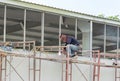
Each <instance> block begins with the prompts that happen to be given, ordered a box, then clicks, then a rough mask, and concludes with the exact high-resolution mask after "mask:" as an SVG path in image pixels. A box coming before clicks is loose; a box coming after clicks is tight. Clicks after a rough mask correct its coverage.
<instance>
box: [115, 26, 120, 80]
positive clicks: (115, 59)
mask: <svg viewBox="0 0 120 81" xmlns="http://www.w3.org/2000/svg"><path fill="white" fill-rule="evenodd" d="M118 54H119V27H117V56H116V59H115V60H116V63H118ZM117 74H118V72H117V67H116V66H115V81H117V77H118V76H117Z"/></svg>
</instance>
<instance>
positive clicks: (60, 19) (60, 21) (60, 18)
mask: <svg viewBox="0 0 120 81" xmlns="http://www.w3.org/2000/svg"><path fill="white" fill-rule="evenodd" d="M61 24H62V16H61V15H60V17H59V36H60V35H61ZM59 46H61V40H60V37H59ZM60 50H61V48H59V51H60Z"/></svg>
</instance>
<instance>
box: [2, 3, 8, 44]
mask: <svg viewBox="0 0 120 81" xmlns="http://www.w3.org/2000/svg"><path fill="white" fill-rule="evenodd" d="M6 12H7V6H6V5H5V8H4V37H3V42H6V20H7V17H6Z"/></svg>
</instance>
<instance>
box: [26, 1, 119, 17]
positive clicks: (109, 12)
mask: <svg viewBox="0 0 120 81" xmlns="http://www.w3.org/2000/svg"><path fill="white" fill-rule="evenodd" d="M24 1H28V2H33V3H37V4H43V5H47V6H52V7H57V8H62V9H66V10H72V11H76V12H80V13H86V14H90V15H96V16H97V15H100V14H103V15H104V16H106V17H107V16H115V15H120V0H24ZM119 17H120V16H119Z"/></svg>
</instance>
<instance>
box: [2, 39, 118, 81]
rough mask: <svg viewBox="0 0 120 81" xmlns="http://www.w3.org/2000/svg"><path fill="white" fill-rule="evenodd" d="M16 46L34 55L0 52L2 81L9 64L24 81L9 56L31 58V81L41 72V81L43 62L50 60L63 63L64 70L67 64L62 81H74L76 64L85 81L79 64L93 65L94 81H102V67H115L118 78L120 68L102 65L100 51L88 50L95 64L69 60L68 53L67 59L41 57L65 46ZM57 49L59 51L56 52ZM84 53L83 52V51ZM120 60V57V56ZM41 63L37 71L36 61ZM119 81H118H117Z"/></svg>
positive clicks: (24, 43) (18, 43)
mask: <svg viewBox="0 0 120 81" xmlns="http://www.w3.org/2000/svg"><path fill="white" fill-rule="evenodd" d="M13 43H15V44H17V45H16V46H15V47H21V44H22V45H23V46H24V45H25V47H27V48H28V50H32V51H33V54H29V55H24V54H15V53H11V52H5V51H0V81H2V77H3V75H2V72H3V71H4V72H5V74H4V81H6V70H7V69H6V67H7V62H8V64H9V65H10V66H11V67H12V68H13V69H14V71H15V72H16V73H17V75H18V76H19V77H20V78H21V80H22V81H24V80H23V79H22V77H21V76H20V75H19V73H18V72H17V71H16V70H15V68H14V67H13V66H12V65H11V63H10V61H8V60H7V57H8V56H14V57H27V58H29V67H28V70H29V73H28V74H29V78H28V80H29V81H36V72H37V71H38V72H39V81H41V60H48V61H54V62H59V61H61V63H62V69H63V64H64V63H65V66H66V68H65V80H64V78H63V76H64V73H63V70H62V77H61V81H72V65H73V64H74V65H75V66H76V68H77V69H78V71H79V72H80V73H81V74H82V76H83V77H84V79H85V80H86V81H88V79H87V78H86V76H85V75H84V73H83V72H82V71H81V70H80V68H79V67H78V66H77V65H76V63H77V64H88V65H90V64H92V65H93V67H94V68H93V81H100V67H114V68H115V79H116V78H118V77H117V68H120V66H115V65H105V64H102V63H100V57H101V56H104V55H103V54H101V55H100V52H99V50H95V51H89V50H86V51H88V52H92V56H93V58H94V61H93V62H88V61H80V60H77V59H72V58H69V54H68V53H67V55H66V58H52V57H47V58H44V57H41V52H56V51H57V52H59V49H63V48H64V47H65V46H35V41H27V42H13ZM31 43H32V44H33V46H32V47H33V48H32V49H31V48H30V47H31ZM56 48H57V49H58V50H56ZM38 51H39V52H40V54H39V56H36V52H38ZM82 52H83V51H82ZM106 56H110V57H113V56H112V55H108V54H107V55H106ZM118 58H119V56H118ZM30 59H33V67H32V68H31V67H30ZM37 60H38V61H39V68H38V69H36V61H37ZM3 62H4V63H5V64H4V65H5V66H4V68H3V67H2V66H3V65H2V64H3ZM31 71H33V76H32V77H33V80H31ZM96 78H97V79H96ZM115 81H117V80H115Z"/></svg>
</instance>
